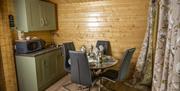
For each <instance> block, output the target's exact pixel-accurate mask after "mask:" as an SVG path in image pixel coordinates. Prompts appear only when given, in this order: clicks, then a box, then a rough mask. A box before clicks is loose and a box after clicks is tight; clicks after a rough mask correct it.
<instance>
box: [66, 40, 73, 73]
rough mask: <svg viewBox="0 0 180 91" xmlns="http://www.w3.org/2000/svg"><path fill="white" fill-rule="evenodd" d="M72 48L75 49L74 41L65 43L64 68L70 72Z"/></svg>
mask: <svg viewBox="0 0 180 91" xmlns="http://www.w3.org/2000/svg"><path fill="white" fill-rule="evenodd" d="M70 50H72V51H75V46H74V43H73V42H66V43H63V55H64V70H65V71H66V72H69V73H70V71H71V65H70V64H69V59H70V56H69V51H70Z"/></svg>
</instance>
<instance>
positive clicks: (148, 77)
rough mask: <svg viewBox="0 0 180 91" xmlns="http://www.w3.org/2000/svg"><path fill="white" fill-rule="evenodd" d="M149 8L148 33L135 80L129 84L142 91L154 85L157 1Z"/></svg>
mask: <svg viewBox="0 0 180 91" xmlns="http://www.w3.org/2000/svg"><path fill="white" fill-rule="evenodd" d="M149 6H150V7H149V14H148V23H147V31H146V34H145V38H144V41H143V45H142V48H141V52H140V55H139V58H138V61H137V64H136V68H135V72H134V75H133V80H131V81H130V84H128V85H131V86H134V87H136V88H140V89H144V87H151V84H152V68H153V67H152V66H153V59H154V52H155V51H154V49H155V44H156V33H157V22H158V21H157V20H158V16H157V15H158V2H157V0H150V3H149Z"/></svg>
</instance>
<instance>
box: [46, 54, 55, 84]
mask: <svg viewBox="0 0 180 91" xmlns="http://www.w3.org/2000/svg"><path fill="white" fill-rule="evenodd" d="M55 56H56V54H55V53H54V51H51V52H49V53H47V54H44V60H45V61H44V69H45V74H44V75H45V79H48V80H47V82H48V83H49V82H50V83H51V82H52V80H53V79H54V78H55V76H56V57H55Z"/></svg>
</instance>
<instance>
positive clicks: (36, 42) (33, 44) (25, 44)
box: [15, 39, 45, 54]
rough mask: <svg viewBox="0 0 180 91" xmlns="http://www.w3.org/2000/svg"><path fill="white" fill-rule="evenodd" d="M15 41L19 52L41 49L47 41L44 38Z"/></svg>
mask: <svg viewBox="0 0 180 91" xmlns="http://www.w3.org/2000/svg"><path fill="white" fill-rule="evenodd" d="M15 43H16V44H15V49H16V53H17V54H25V53H31V52H35V51H38V50H41V49H43V48H44V47H45V41H44V40H42V39H32V40H16V42H15Z"/></svg>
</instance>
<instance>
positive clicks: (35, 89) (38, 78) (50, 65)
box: [16, 48, 66, 91]
mask: <svg viewBox="0 0 180 91" xmlns="http://www.w3.org/2000/svg"><path fill="white" fill-rule="evenodd" d="M63 64H64V61H63V57H62V53H61V51H60V49H59V48H50V49H45V50H42V51H39V52H37V53H32V54H20V55H16V68H17V76H18V84H19V90H20V91H44V90H45V89H46V88H47V87H49V86H50V85H51V84H53V83H54V82H56V81H57V80H59V79H60V78H62V77H63V76H64V75H65V74H66V73H65V71H64V66H63Z"/></svg>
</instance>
